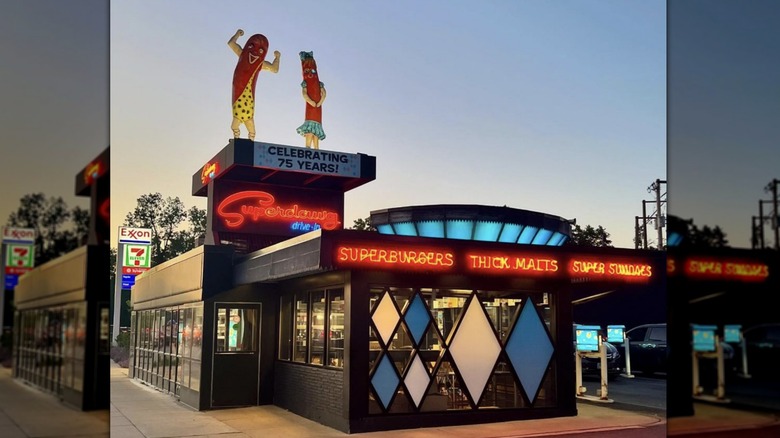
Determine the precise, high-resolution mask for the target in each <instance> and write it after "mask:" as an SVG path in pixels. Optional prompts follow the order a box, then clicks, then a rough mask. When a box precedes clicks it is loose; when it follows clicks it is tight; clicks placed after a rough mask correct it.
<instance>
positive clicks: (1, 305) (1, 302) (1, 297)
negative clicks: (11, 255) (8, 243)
mask: <svg viewBox="0 0 780 438" xmlns="http://www.w3.org/2000/svg"><path fill="white" fill-rule="evenodd" d="M0 251H2V254H0V260H2V264H0V267H2V268H3V289H2V292H3V293H1V294H0V335H2V334H3V324H4V323H3V315H4V314H5V295H6V292H7V290H6V288H5V263H6V260H5V243H0Z"/></svg>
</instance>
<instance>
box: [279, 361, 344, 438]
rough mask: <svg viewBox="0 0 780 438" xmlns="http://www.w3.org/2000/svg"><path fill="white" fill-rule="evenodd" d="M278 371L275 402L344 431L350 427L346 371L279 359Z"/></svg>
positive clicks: (296, 412)
mask: <svg viewBox="0 0 780 438" xmlns="http://www.w3.org/2000/svg"><path fill="white" fill-rule="evenodd" d="M274 374H275V376H274V404H275V405H277V406H279V407H281V408H284V409H287V410H289V411H291V412H293V413H295V414H298V415H300V416H303V417H306V418H308V419H310V420H312V421H316V422H318V423H321V424H324V425H326V426H329V427H332V428H334V429H338V430H340V431H342V432H347V431H348V430H349V422H348V420H347V418H346V417H347V415H346V413H345V412H344V411H345V406H346V400H344V395H343V392H342V389H343V387H344V372H343V371H341V370H332V369H325V368H319V367H314V366H307V365H300V364H293V363H289V362H284V361H277V362H276V364H275V367H274Z"/></svg>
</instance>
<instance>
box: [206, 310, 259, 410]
mask: <svg viewBox="0 0 780 438" xmlns="http://www.w3.org/2000/svg"><path fill="white" fill-rule="evenodd" d="M215 312H216V314H215V315H214V316H215V318H214V324H215V325H216V326H215V327H214V367H213V369H212V377H211V382H212V384H211V385H212V386H211V406H212V407H231V406H254V405H257V403H258V397H259V394H260V388H259V380H258V378H259V370H258V366H259V365H258V364H259V359H260V304H248V303H216V306H215Z"/></svg>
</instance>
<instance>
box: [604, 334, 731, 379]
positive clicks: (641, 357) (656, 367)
mask: <svg viewBox="0 0 780 438" xmlns="http://www.w3.org/2000/svg"><path fill="white" fill-rule="evenodd" d="M626 337H627V338H628V345H629V347H628V348H629V352H630V360H631V373H632V374H633V372H634V371H638V372H641V373H642V374H647V375H650V374H656V373H666V372H667V371H668V360H669V349H668V345H667V337H666V323H654V324H642V325H638V326H636V327H633V328H632V329H630V330H628V331H626ZM720 345H721V348H723V358H724V362H725V369H726V371H727V372H730V371H731V370H733V369H734V364H733V362H734V361H733V359H734V347H732V346H731V345H730V344H728V343H726V342H721V343H720ZM619 347H620V351H623V352H624V350H625V347H624V346H623V345H620V346H619ZM623 357H624V359H623V362H625V352H624V354H623ZM713 363H714V362H713ZM622 365H624V366H625V364H624V363H623V364H622ZM702 368H707V366H705V367H702ZM702 371H703V372H705V373H706V371H705V370H704V369H702Z"/></svg>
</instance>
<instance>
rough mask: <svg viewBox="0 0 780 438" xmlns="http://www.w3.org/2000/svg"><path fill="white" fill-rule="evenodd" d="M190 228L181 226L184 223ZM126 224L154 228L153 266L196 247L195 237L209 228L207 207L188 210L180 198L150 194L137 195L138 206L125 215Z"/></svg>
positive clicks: (152, 245)
mask: <svg viewBox="0 0 780 438" xmlns="http://www.w3.org/2000/svg"><path fill="white" fill-rule="evenodd" d="M187 221H188V222H189V228H184V229H183V228H182V227H183V225H184V223H185V222H187ZM124 225H125V226H128V227H138V228H150V229H151V230H152V244H151V247H152V261H151V264H152V266H154V265H158V264H160V263H162V262H164V261H166V260H170V259H172V258H174V257H176V256H177V255H179V254H183V253H185V252H187V251H189V250H191V249H192V248H194V247H195V239H196V238H198V237H200V236H202V235H204V234H205V231H206V210H204V209H199V208H197V207H192V208H190V209H189V210H186V208H185V207H184V203H183V202H182V201H181V200H180V199H179V198H178V196H177V197H175V198H171V197H167V198H163V196H162V195H161V194H160V193H159V192H157V193H149V194H147V195H142V196H141V197H139V198H138V204H137V205H136V207H135V209H134V210H133V211H131V212H130V213H128V214H127V216H126V217H125V222H124Z"/></svg>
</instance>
